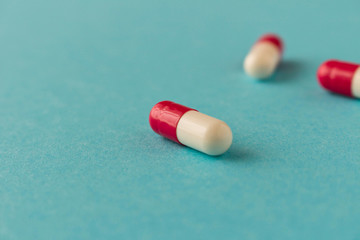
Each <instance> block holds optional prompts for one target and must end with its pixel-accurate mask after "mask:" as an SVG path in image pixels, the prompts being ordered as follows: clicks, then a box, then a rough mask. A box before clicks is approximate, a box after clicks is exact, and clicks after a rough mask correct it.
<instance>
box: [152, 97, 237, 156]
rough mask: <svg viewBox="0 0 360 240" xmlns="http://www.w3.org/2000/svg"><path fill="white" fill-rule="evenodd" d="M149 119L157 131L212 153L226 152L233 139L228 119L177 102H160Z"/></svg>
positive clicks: (179, 141) (178, 141) (176, 140)
mask: <svg viewBox="0 0 360 240" xmlns="http://www.w3.org/2000/svg"><path fill="white" fill-rule="evenodd" d="M149 122H150V126H151V128H152V129H153V130H154V131H155V132H156V133H157V134H160V135H161V136H164V137H166V138H168V139H170V140H173V141H175V142H177V143H180V144H183V145H185V146H188V147H191V148H194V149H196V150H198V151H200V152H203V153H206V154H209V155H220V154H223V153H224V152H226V151H227V150H228V149H229V147H230V145H231V143H232V133H231V130H230V128H229V126H228V125H227V124H226V123H225V122H223V121H220V120H218V119H216V118H213V117H210V116H208V115H205V114H203V113H200V112H198V111H197V110H195V109H192V108H188V107H185V106H183V105H180V104H177V103H174V102H170V101H163V102H159V103H157V104H156V105H155V106H154V107H153V108H152V109H151V112H150V116H149Z"/></svg>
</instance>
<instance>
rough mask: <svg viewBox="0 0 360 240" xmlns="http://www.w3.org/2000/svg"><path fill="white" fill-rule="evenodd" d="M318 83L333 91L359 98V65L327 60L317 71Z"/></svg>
mask: <svg viewBox="0 0 360 240" xmlns="http://www.w3.org/2000/svg"><path fill="white" fill-rule="evenodd" d="M317 78H318V81H319V84H320V85H321V86H322V87H323V88H325V89H327V90H329V91H331V92H335V93H339V94H343V95H346V96H349V97H354V98H360V65H359V64H355V63H349V62H343V61H338V60H328V61H326V62H324V63H323V64H321V65H320V67H319V69H318V71H317Z"/></svg>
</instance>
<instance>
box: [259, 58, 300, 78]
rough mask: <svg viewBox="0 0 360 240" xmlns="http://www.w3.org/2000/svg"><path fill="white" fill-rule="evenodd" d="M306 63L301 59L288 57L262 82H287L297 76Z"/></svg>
mask: <svg viewBox="0 0 360 240" xmlns="http://www.w3.org/2000/svg"><path fill="white" fill-rule="evenodd" d="M305 68H306V65H305V63H304V62H303V61H300V60H295V59H290V60H283V61H281V62H280V64H279V66H278V68H277V70H276V72H275V73H274V74H273V75H272V76H271V77H270V78H269V79H268V80H265V81H264V82H269V83H270V82H275V83H289V82H292V81H293V80H295V79H296V78H297V77H299V76H300V75H301V74H302V73H303V71H304V69H305Z"/></svg>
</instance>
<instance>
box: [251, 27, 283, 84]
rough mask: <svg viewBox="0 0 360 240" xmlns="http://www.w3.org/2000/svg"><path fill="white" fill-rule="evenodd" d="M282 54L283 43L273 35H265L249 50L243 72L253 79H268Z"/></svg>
mask: <svg viewBox="0 0 360 240" xmlns="http://www.w3.org/2000/svg"><path fill="white" fill-rule="evenodd" d="M282 53H283V42H282V40H281V38H280V37H279V36H277V35H275V34H265V35H263V36H262V37H260V38H259V39H258V40H257V42H256V43H255V44H254V45H253V47H252V48H251V50H250V52H249V54H248V55H247V56H246V58H245V61H244V69H245V72H246V73H247V74H248V75H250V76H251V77H253V78H257V79H265V78H268V77H270V76H271V75H272V74H273V73H274V71H275V69H276V67H277V66H278V64H279V62H280V60H281V57H282Z"/></svg>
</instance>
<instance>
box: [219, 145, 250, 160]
mask: <svg viewBox="0 0 360 240" xmlns="http://www.w3.org/2000/svg"><path fill="white" fill-rule="evenodd" d="M215 158H218V159H219V160H223V161H234V162H245V161H252V160H254V159H255V158H256V154H254V152H253V151H251V150H249V149H244V148H241V147H237V146H231V147H230V149H229V150H228V151H227V152H226V153H224V154H223V155H220V156H217V157H215Z"/></svg>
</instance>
